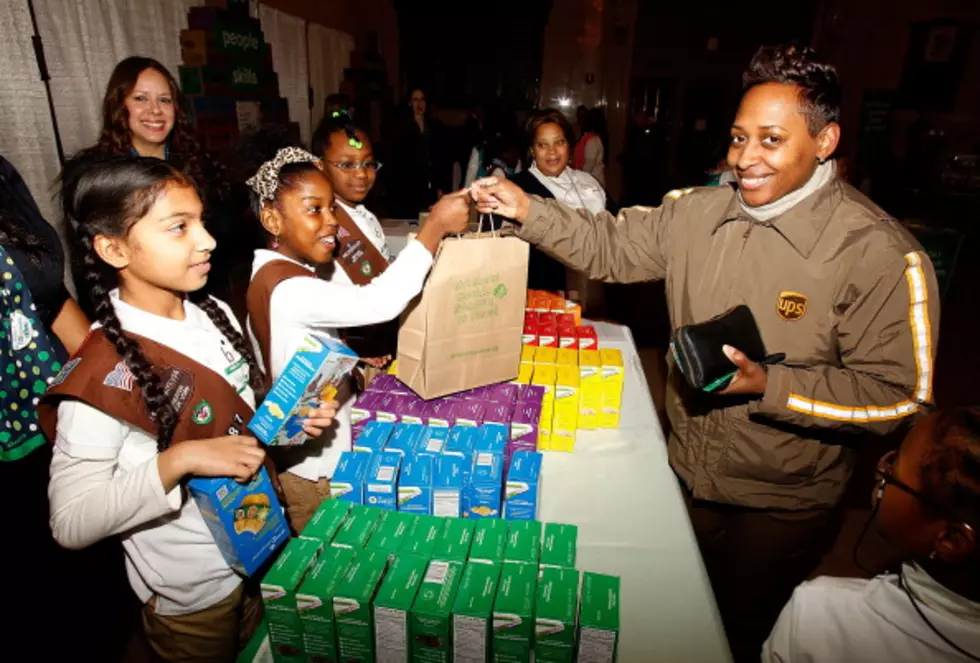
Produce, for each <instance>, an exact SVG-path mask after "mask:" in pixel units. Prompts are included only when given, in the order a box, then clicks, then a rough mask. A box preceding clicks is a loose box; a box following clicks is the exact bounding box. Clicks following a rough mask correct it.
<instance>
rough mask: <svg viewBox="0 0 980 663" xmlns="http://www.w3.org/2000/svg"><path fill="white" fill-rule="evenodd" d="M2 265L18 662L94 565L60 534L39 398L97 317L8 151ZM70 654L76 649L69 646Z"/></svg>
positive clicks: (3, 439)
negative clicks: (74, 286)
mask: <svg viewBox="0 0 980 663" xmlns="http://www.w3.org/2000/svg"><path fill="white" fill-rule="evenodd" d="M0 267H2V269H0V276H2V293H0V317H2V319H3V322H4V325H3V329H2V330H0V365H2V366H3V367H4V368H5V369H6V370H5V371H2V372H0V499H2V500H3V502H4V503H6V504H11V505H16V507H15V508H11V509H8V513H7V519H8V520H7V525H6V526H7V527H8V528H9V532H10V534H9V536H10V537H12V538H11V540H10V541H9V542H7V543H6V544H5V545H3V546H2V547H0V548H2V549H0V568H3V569H6V570H7V571H8V573H9V578H8V582H9V583H10V586H9V587H8V591H9V592H10V596H11V597H17V598H16V600H15V602H12V603H10V604H9V605H10V607H11V608H13V606H14V605H15V603H16V605H17V606H18V607H17V608H16V609H11V610H7V611H5V614H6V615H8V618H7V619H5V620H4V630H5V632H6V633H8V634H10V637H7V638H4V642H3V643H2V644H0V658H6V660H11V661H13V660H29V658H31V657H32V656H33V655H36V652H35V653H34V654H33V655H32V654H31V653H30V652H27V651H21V650H20V647H21V646H22V645H24V646H26V645H27V644H29V638H22V637H19V636H14V635H13V634H24V633H28V632H30V629H31V628H34V627H35V626H36V616H37V614H40V611H43V610H45V609H46V604H47V600H48V598H47V597H49V596H52V595H53V594H54V593H57V592H62V591H71V590H73V589H76V588H78V583H75V582H72V583H68V584H62V581H64V580H67V575H68V574H69V573H71V572H73V571H88V570H91V568H88V564H86V565H85V566H86V568H84V569H81V568H78V562H79V561H80V560H79V559H78V557H77V556H75V557H69V556H67V555H66V553H64V551H60V550H59V549H58V546H57V544H56V543H55V541H54V539H53V538H52V537H51V528H50V527H49V526H48V472H49V468H50V465H51V444H50V442H49V441H48V440H47V439H46V438H45V436H44V434H43V432H42V431H41V430H40V428H39V426H38V415H37V401H38V398H39V397H40V395H41V394H42V393H43V392H44V389H45V388H46V386H47V384H48V382H49V381H51V380H53V379H54V377H55V376H56V375H57V374H58V371H59V370H61V367H62V366H63V365H64V364H65V362H66V361H67V360H68V356H69V355H70V354H71V353H72V352H74V351H75V349H76V348H77V347H78V346H79V345H80V344H81V342H82V340H83V339H84V338H85V335H86V334H88V326H89V323H88V319H87V318H86V317H85V314H84V313H82V311H81V309H79V307H78V304H76V303H75V300H73V299H72V298H71V296H70V295H69V293H68V290H67V289H66V288H65V284H64V281H63V279H64V274H65V254H64V250H63V249H62V246H61V241H60V239H59V238H58V234H57V233H56V232H55V230H54V228H52V227H51V225H50V224H48V222H47V221H46V220H45V219H44V217H43V216H41V212H40V210H39V209H38V207H37V204H36V203H35V202H34V198H33V197H32V196H31V194H30V191H28V189H27V185H26V184H25V183H24V180H23V179H22V178H21V176H20V173H18V172H17V169H16V168H14V166H13V164H11V163H10V162H9V161H7V160H6V159H4V158H3V157H2V156H0ZM87 561H88V560H86V562H87ZM69 564H70V565H71V569H69V568H66V567H67V566H68V565H69ZM107 580H108V579H107ZM72 634H73V635H82V636H84V635H86V634H77V633H74V632H73V633H72ZM31 644H32V643H31ZM54 644H55V645H57V644H58V643H54ZM86 644H88V643H86ZM48 651H52V650H48ZM4 653H5V654H6V656H3V655H2V654H4ZM64 653H65V654H66V655H67V654H68V653H69V652H68V651H67V646H66V648H65V650H64Z"/></svg>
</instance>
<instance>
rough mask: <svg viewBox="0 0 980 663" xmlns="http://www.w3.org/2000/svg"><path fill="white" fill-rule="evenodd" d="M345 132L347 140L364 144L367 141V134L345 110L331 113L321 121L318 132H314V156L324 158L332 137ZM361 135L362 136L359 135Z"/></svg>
mask: <svg viewBox="0 0 980 663" xmlns="http://www.w3.org/2000/svg"><path fill="white" fill-rule="evenodd" d="M341 131H343V132H344V136H346V138H347V140H349V141H353V143H362V142H364V141H365V140H367V134H366V133H365V132H364V130H363V129H361V127H359V126H358V125H357V124H356V123H355V122H354V118H352V117H351V116H350V114H349V113H348V112H347V111H345V110H334V111H329V112H328V113H327V114H326V115H324V116H323V119H322V120H320V124H318V125H317V127H316V131H314V132H313V154H315V155H317V156H318V157H322V156H323V155H325V154H326V153H327V149H328V148H329V147H330V137H331V136H333V135H334V134H335V133H338V132H341ZM358 134H360V135H358Z"/></svg>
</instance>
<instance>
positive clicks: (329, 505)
mask: <svg viewBox="0 0 980 663" xmlns="http://www.w3.org/2000/svg"><path fill="white" fill-rule="evenodd" d="M577 541H578V530H577V528H576V527H575V526H573V525H562V524H557V523H546V524H542V523H540V522H536V521H519V522H510V523H508V522H506V521H502V520H493V519H486V520H481V521H468V520H458V519H442V518H436V517H433V516H415V515H409V514H404V513H398V512H392V511H384V510H381V509H376V508H371V507H364V506H360V505H351V504H349V503H348V502H345V501H342V500H327V501H325V502H324V503H323V504H322V505H321V507H320V509H319V510H318V511H317V513H316V514H315V515H314V516H313V518H312V519H311V520H310V523H309V525H308V526H307V528H306V529H305V530H304V531H303V533H302V535H301V536H300V537H298V538H295V539H291V540H290V542H289V543H288V544H287V546H286V547H285V549H284V550H283V551H282V553H281V554H280V556H279V558H278V560H277V561H276V562H275V564H273V566H272V567H271V568H270V570H269V571H268V572H267V573H266V575H265V577H264V578H263V579H262V583H261V589H262V597H263V602H264V604H265V622H264V623H263V626H262V627H261V628H260V629H259V631H258V632H257V634H256V637H255V642H252V643H250V645H249V646H248V647H247V648H246V649H245V650H244V653H243V655H242V657H240V658H239V659H238V660H239V661H240V662H241V663H246V662H247V663H253V662H254V661H255V660H258V659H257V656H258V653H257V652H260V651H263V650H265V651H269V650H271V653H272V658H273V660H275V661H277V663H292V662H297V663H298V662H300V661H338V660H343V661H406V662H407V661H411V662H413V663H416V662H417V663H429V662H436V663H441V662H445V663H449V662H450V661H454V660H455V661H456V662H457V663H483V662H488V661H529V660H530V659H531V655H532V652H533V654H534V659H535V660H537V661H543V662H546V663H547V662H552V663H573V662H574V661H583V662H584V661H589V662H596V663H605V662H608V663H612V662H613V661H615V657H616V650H617V645H618V638H619V578H617V577H615V576H607V575H602V574H597V573H588V572H586V573H581V572H580V571H578V570H577V568H576V557H577V547H578V545H577Z"/></svg>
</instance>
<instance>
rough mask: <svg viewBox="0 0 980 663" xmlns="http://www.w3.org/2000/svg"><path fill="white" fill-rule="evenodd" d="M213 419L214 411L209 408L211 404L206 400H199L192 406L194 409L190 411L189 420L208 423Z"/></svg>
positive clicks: (202, 423) (196, 422) (201, 423)
mask: <svg viewBox="0 0 980 663" xmlns="http://www.w3.org/2000/svg"><path fill="white" fill-rule="evenodd" d="M213 419H214V412H213V411H212V410H211V404H210V403H208V402H207V401H201V402H200V403H198V404H197V405H195V406H194V411H193V412H192V413H191V421H193V422H194V423H195V424H200V425H202V426H203V425H204V424H209V423H211V421H212V420H213Z"/></svg>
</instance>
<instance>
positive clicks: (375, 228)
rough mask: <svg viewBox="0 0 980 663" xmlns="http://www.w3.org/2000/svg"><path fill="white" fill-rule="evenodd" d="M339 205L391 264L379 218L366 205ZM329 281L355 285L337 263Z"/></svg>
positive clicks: (339, 203)
mask: <svg viewBox="0 0 980 663" xmlns="http://www.w3.org/2000/svg"><path fill="white" fill-rule="evenodd" d="M337 204H338V205H340V206H341V207H343V208H344V210H346V211H347V214H348V216H350V218H351V219H353V220H354V224H355V225H356V226H357V227H358V228H360V230H361V232H362V233H364V236H365V237H367V238H368V240H369V241H370V242H371V244H373V245H374V248H376V249H377V250H378V251H380V252H381V257H382V258H384V259H385V260H387V261H388V262H391V251H390V250H389V249H388V243H387V241H386V240H385V231H384V228H382V227H381V222H380V221H378V217H376V216H375V215H374V214H373V213H372V212H371V211H370V210H369V209H368V208H367V207H365V206H364V205H358V206H357V207H351V206H350V205H348V204H346V203H344V202H341V201H340V200H337ZM328 280H329V281H330V282H331V283H337V284H340V285H354V283H353V281H351V280H350V277H349V276H347V272H345V271H344V269H343V268H342V267H341V266H340V265H338V264H337V263H334V264H333V269H332V270H331V271H330V278H329V279H328Z"/></svg>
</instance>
